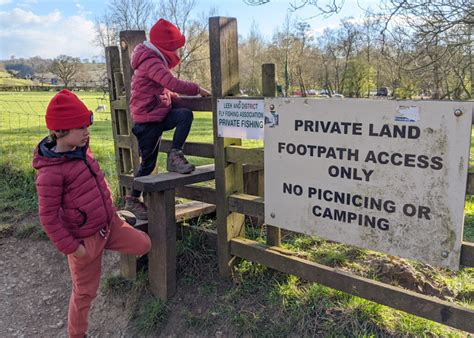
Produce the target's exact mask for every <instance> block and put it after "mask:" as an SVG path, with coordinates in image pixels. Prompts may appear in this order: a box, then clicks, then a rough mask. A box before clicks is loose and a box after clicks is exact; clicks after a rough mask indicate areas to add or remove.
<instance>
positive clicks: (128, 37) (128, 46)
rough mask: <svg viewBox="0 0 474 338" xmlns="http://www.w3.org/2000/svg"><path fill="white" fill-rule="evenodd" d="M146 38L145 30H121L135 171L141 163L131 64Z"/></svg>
mask: <svg viewBox="0 0 474 338" xmlns="http://www.w3.org/2000/svg"><path fill="white" fill-rule="evenodd" d="M145 40H146V35H145V32H144V31H122V32H120V48H121V52H122V69H123V86H124V87H125V97H126V100H127V120H128V128H129V135H131V136H132V137H131V138H130V149H131V163H132V164H133V172H136V171H137V169H138V166H139V165H140V158H139V155H138V143H137V139H136V138H135V136H133V135H132V127H133V126H132V125H133V123H132V118H131V116H130V96H131V87H132V75H133V69H132V65H131V63H130V62H131V59H132V53H133V50H134V49H135V47H136V46H137V45H138V44H140V43H142V42H143V41H145Z"/></svg>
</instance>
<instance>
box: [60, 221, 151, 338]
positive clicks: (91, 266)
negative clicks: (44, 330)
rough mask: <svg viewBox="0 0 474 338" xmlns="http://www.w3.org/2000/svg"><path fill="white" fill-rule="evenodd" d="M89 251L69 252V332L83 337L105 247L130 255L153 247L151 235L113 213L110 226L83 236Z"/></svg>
mask: <svg viewBox="0 0 474 338" xmlns="http://www.w3.org/2000/svg"><path fill="white" fill-rule="evenodd" d="M84 247H85V248H86V255H85V256H83V257H80V258H78V257H75V256H74V255H68V256H67V260H68V263H69V270H70V271H71V280H72V293H71V298H70V299H69V313H68V335H69V336H70V337H84V335H85V334H86V332H87V316H88V313H89V309H90V307H91V303H92V300H93V299H94V298H95V297H96V294H97V289H98V288H99V281H100V271H101V262H102V253H103V251H104V249H108V250H113V251H120V252H123V253H126V254H130V255H140V256H141V255H144V254H146V253H147V252H148V251H149V250H150V248H151V241H150V238H149V237H148V235H147V234H146V233H144V232H143V231H140V230H137V229H135V228H133V227H132V226H130V225H129V224H128V223H126V222H124V221H122V220H121V219H120V218H119V217H118V216H117V215H114V217H113V219H112V222H111V224H110V226H108V227H105V229H104V230H103V231H100V232H97V233H96V234H94V235H93V236H90V237H87V238H85V239H84Z"/></svg>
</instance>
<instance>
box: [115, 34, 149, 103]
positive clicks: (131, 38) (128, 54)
mask: <svg viewBox="0 0 474 338" xmlns="http://www.w3.org/2000/svg"><path fill="white" fill-rule="evenodd" d="M119 37H120V49H121V52H122V69H123V84H124V87H125V96H126V98H127V103H130V89H131V85H132V75H133V69H132V65H131V60H132V53H133V50H134V49H135V47H136V46H137V45H138V44H140V43H142V42H143V41H145V40H146V35H145V31H141V30H139V31H134V30H129V31H121V32H120V34H119Z"/></svg>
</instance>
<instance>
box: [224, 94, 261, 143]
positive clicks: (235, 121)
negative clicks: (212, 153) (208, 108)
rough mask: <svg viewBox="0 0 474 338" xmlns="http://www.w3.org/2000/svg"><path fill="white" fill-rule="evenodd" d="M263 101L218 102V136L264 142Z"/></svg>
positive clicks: (230, 100) (227, 100) (234, 100)
mask: <svg viewBox="0 0 474 338" xmlns="http://www.w3.org/2000/svg"><path fill="white" fill-rule="evenodd" d="M263 106H264V101H263V100H245V99H243V100H239V99H218V100H217V135H218V136H219V137H236V138H251V139H256V140H263V129H264V128H263V125H264V110H263Z"/></svg>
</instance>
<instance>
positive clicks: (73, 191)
mask: <svg viewBox="0 0 474 338" xmlns="http://www.w3.org/2000/svg"><path fill="white" fill-rule="evenodd" d="M91 124H92V112H91V111H89V109H87V107H86V106H85V105H84V103H82V101H81V100H79V98H78V97H77V96H76V95H75V94H73V93H71V92H70V91H68V90H66V89H64V90H61V91H60V92H59V93H58V94H56V95H55V96H54V97H53V98H52V100H51V101H50V103H49V105H48V108H47V110H46V126H47V128H48V129H49V130H50V136H49V137H46V138H45V139H43V140H42V141H41V142H40V143H39V144H38V146H37V147H36V149H35V152H34V159H33V167H34V168H35V169H36V170H37V171H38V172H37V175H36V190H37V194H38V207H39V216H40V222H41V224H42V225H43V227H44V229H45V231H46V234H47V235H48V237H49V238H50V240H51V241H52V242H53V244H54V245H55V246H56V247H57V248H58V250H59V251H61V252H62V253H64V254H65V255H67V261H68V264H69V269H70V272H71V280H72V293H71V297H70V300H69V311H68V334H69V336H70V337H84V336H85V334H86V331H87V316H88V312H89V308H90V306H91V302H92V300H93V299H94V298H95V296H96V292H97V288H98V287H99V279H100V271H101V259H102V253H103V251H104V249H108V250H114V251H120V252H124V253H127V254H131V255H144V254H145V253H147V252H148V251H149V250H150V247H151V242H150V238H149V237H148V235H147V234H145V233H144V232H142V231H140V230H137V229H134V228H133V227H132V226H130V225H129V224H127V223H125V222H124V221H123V220H122V219H120V218H119V217H118V216H117V214H116V211H115V208H114V205H113V203H112V196H111V192H110V189H109V187H108V185H107V182H106V180H105V178H104V173H103V172H102V171H101V169H100V167H99V164H98V163H97V161H96V160H95V158H94V157H93V155H92V152H91V150H90V149H89V131H88V127H89V126H90V125H91Z"/></svg>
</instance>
